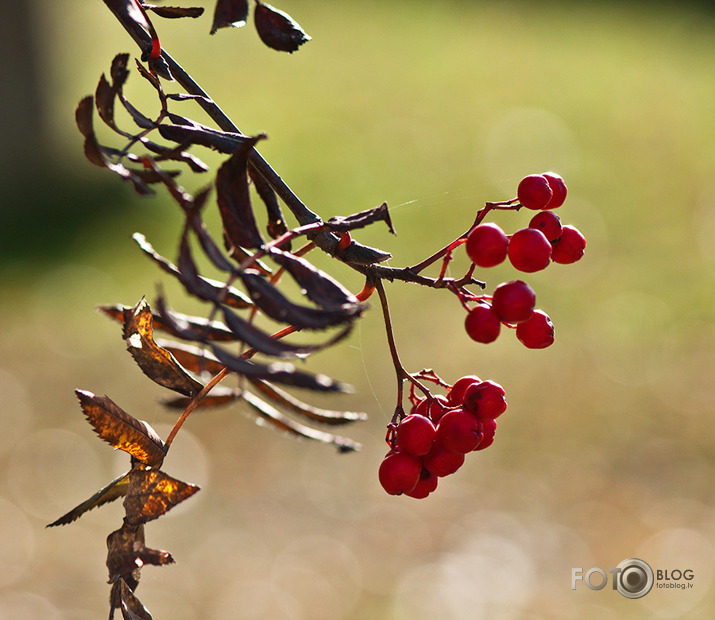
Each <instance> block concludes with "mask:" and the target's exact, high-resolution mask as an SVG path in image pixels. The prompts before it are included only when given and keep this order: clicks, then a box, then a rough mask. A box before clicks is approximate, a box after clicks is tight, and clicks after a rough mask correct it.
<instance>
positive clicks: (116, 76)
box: [109, 53, 129, 92]
mask: <svg viewBox="0 0 715 620" xmlns="http://www.w3.org/2000/svg"><path fill="white" fill-rule="evenodd" d="M128 63H129V54H126V53H124V54H117V55H116V56H115V57H114V59H113V60H112V68H111V69H110V71H109V75H110V76H111V78H112V87H113V88H114V90H115V91H116V92H121V90H122V88H123V86H124V83H125V82H126V81H127V78H128V77H129V69H127V64H128Z"/></svg>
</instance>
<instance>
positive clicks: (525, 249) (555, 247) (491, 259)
mask: <svg viewBox="0 0 715 620" xmlns="http://www.w3.org/2000/svg"><path fill="white" fill-rule="evenodd" d="M566 193H567V189H566V184H565V183H564V180H563V179H562V178H561V177H560V176H559V175H557V174H554V173H553V172H546V173H544V174H530V175H528V176H526V177H524V178H523V179H522V180H521V182H520V183H519V187H518V189H517V199H518V201H519V204H521V206H523V207H526V208H527V209H532V210H535V211H539V212H538V213H537V214H536V215H534V217H532V218H531V221H530V222H529V225H528V226H527V227H526V228H522V229H521V230H517V231H516V232H515V233H514V234H513V235H511V236H507V235H506V233H505V232H504V231H503V230H502V229H501V228H500V227H499V226H498V225H497V224H494V223H492V222H489V223H485V224H479V225H478V226H475V227H474V228H473V229H472V231H471V232H470V233H469V236H468V237H467V242H466V249H467V255H468V256H469V258H470V259H471V260H472V262H473V263H474V264H475V265H477V266H478V267H494V266H495V265H498V264H500V263H502V262H503V261H504V260H505V259H506V258H507V256H508V257H509V261H510V262H511V264H512V265H513V266H514V267H515V268H516V269H518V270H519V271H523V272H525V273H533V272H535V271H541V270H542V269H545V268H546V267H548V266H549V264H550V263H551V261H553V262H555V263H561V264H569V263H575V262H576V261H577V260H579V259H580V258H581V257H582V256H583V254H584V250H585V249H586V239H585V237H584V236H583V235H582V234H581V232H580V231H579V230H578V229H577V228H575V227H574V226H568V225H566V226H562V225H561V218H560V217H559V216H558V215H556V214H555V213H554V212H553V211H552V209H556V208H557V207H560V206H561V205H562V204H563V202H564V200H565V199H566Z"/></svg>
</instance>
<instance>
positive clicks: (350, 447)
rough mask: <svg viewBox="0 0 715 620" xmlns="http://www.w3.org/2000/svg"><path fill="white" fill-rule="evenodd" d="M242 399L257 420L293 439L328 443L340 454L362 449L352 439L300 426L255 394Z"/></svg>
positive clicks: (246, 393)
mask: <svg viewBox="0 0 715 620" xmlns="http://www.w3.org/2000/svg"><path fill="white" fill-rule="evenodd" d="M243 399H244V400H245V401H246V403H248V405H250V407H251V408H252V409H253V410H254V411H255V412H256V413H257V414H258V416H259V418H258V419H259V420H261V421H262V422H263V423H265V424H269V425H270V426H272V427H274V428H276V429H278V430H281V431H284V432H286V433H288V434H290V435H293V436H294V437H297V438H299V439H313V440H314V441H319V442H321V443H329V444H333V445H334V446H337V448H338V450H340V452H354V451H356V450H360V448H361V447H362V446H361V445H360V444H359V443H356V442H354V441H353V440H352V439H348V438H347V437H342V436H341V435H334V434H333V433H326V432H325V431H319V430H316V429H314V428H310V427H309V426H305V425H304V424H300V423H299V422H296V421H295V420H292V419H291V418H289V417H288V416H286V415H284V414H282V413H281V412H280V411H278V409H276V408H275V407H273V406H272V405H270V404H268V403H267V402H265V401H264V400H262V399H261V398H259V397H258V396H256V395H255V394H252V393H251V392H244V393H243Z"/></svg>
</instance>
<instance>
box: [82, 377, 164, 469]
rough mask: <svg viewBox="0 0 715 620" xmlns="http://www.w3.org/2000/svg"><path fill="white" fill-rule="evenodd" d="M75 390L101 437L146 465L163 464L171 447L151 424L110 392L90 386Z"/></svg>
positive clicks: (83, 408) (87, 415) (85, 413)
mask: <svg viewBox="0 0 715 620" xmlns="http://www.w3.org/2000/svg"><path fill="white" fill-rule="evenodd" d="M75 394H77V398H78V399H79V402H80V405H81V406H82V410H83V411H84V415H85V416H86V417H87V420H88V421H89V423H90V424H91V425H92V427H93V428H94V430H95V432H96V433H97V435H99V437H100V438H101V439H104V441H106V442H107V443H108V444H109V445H110V446H112V447H113V448H117V449H119V450H123V451H124V452H127V453H128V454H131V455H132V456H133V457H134V458H135V459H137V460H138V461H139V462H141V463H144V464H145V465H148V466H151V467H159V466H161V464H162V463H163V461H164V457H165V456H166V452H167V448H166V446H165V445H164V442H163V441H162V439H161V437H159V435H157V434H156V431H155V430H154V429H153V428H152V427H151V426H149V424H147V423H146V422H144V421H143V420H137V419H136V418H134V417H133V416H131V415H129V414H128V413H127V412H126V411H124V410H123V409H121V408H120V407H118V406H117V405H116V404H115V403H114V402H112V400H110V399H109V398H107V397H106V396H97V395H95V394H93V393H92V392H88V391H86V390H75Z"/></svg>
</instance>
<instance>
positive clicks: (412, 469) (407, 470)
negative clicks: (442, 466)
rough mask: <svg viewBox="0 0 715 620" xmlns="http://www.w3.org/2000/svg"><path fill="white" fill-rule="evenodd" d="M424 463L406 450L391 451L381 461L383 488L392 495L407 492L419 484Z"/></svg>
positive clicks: (379, 472)
mask: <svg viewBox="0 0 715 620" xmlns="http://www.w3.org/2000/svg"><path fill="white" fill-rule="evenodd" d="M421 471H422V464H421V463H420V462H419V460H417V459H416V458H415V457H414V456H410V455H409V454H405V453H404V452H389V453H388V454H387V456H386V457H385V458H384V459H383V461H382V463H380V469H379V471H378V477H379V479H380V484H381V485H382V488H383V489H385V491H387V492H388V493H389V494H390V495H400V494H401V493H407V492H408V491H411V490H412V489H414V488H415V486H417V482H418V481H419V479H420V472H421Z"/></svg>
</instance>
